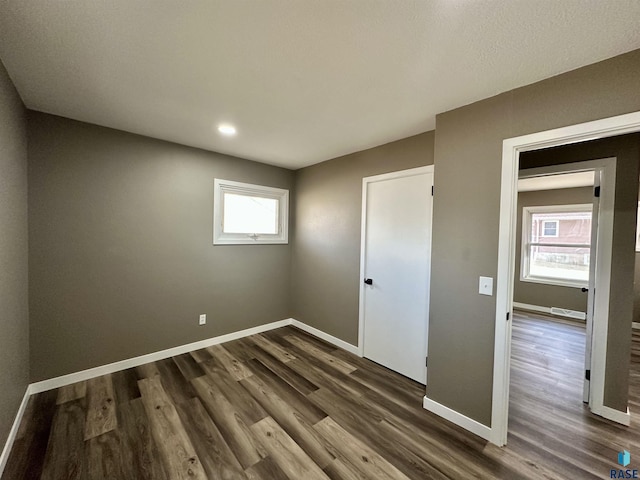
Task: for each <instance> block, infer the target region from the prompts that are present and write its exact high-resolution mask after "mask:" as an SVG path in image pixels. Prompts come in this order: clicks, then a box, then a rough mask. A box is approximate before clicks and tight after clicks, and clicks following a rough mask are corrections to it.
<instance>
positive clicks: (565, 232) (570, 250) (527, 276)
mask: <svg viewBox="0 0 640 480" xmlns="http://www.w3.org/2000/svg"><path fill="white" fill-rule="evenodd" d="M591 210H592V205H589V204H586V205H554V206H545V207H524V208H523V211H522V222H523V223H522V266H521V274H520V279H521V280H524V281H529V282H538V283H547V284H551V285H564V286H571V287H584V286H587V285H588V283H589V261H590V257H591Z"/></svg>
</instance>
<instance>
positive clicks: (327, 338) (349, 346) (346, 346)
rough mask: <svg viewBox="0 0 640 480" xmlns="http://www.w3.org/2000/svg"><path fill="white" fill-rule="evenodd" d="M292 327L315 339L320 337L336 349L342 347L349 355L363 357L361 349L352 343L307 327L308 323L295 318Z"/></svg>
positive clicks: (292, 320)
mask: <svg viewBox="0 0 640 480" xmlns="http://www.w3.org/2000/svg"><path fill="white" fill-rule="evenodd" d="M291 326H293V327H297V328H299V329H300V330H304V331H305V332H307V333H310V334H311V335H313V336H314V337H318V338H320V339H322V340H324V341H325V342H329V343H331V344H332V345H335V346H336V347H340V348H341V349H343V350H346V351H347V352H349V353H353V354H354V355H358V356H362V355H360V349H359V348H358V347H357V346H355V345H352V344H351V343H348V342H345V341H344V340H340V339H339V338H338V337H334V336H333V335H329V334H328V333H325V332H323V331H322V330H318V329H317V328H315V327H312V326H310V325H307V324H306V323H302V322H300V321H298V320H296V319H295V318H292V319H291Z"/></svg>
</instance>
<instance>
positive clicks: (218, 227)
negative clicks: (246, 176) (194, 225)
mask: <svg viewBox="0 0 640 480" xmlns="http://www.w3.org/2000/svg"><path fill="white" fill-rule="evenodd" d="M288 219H289V191H288V190H284V189H282V188H273V187H264V186H261V185H252V184H249V183H240V182H232V181H230V180H221V179H218V178H216V179H215V181H214V201H213V244H214V245H235V244H250V243H288V240H289V235H288Z"/></svg>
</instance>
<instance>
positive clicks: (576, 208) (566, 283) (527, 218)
mask: <svg viewBox="0 0 640 480" xmlns="http://www.w3.org/2000/svg"><path fill="white" fill-rule="evenodd" d="M586 210H588V211H592V210H593V204H591V203H584V204H580V205H545V206H529V207H523V208H522V248H521V251H520V257H521V263H520V281H521V282H531V283H543V284H545V285H557V286H561V287H573V288H582V287H588V286H589V281H588V280H587V281H584V282H581V281H579V280H569V279H566V280H563V279H558V278H550V277H539V276H534V275H530V274H529V239H530V238H531V215H532V214H535V213H553V212H559V213H565V212H582V211H586ZM545 221H547V220H545ZM543 228H544V227H543ZM559 230H560V225H559V224H558V227H557V228H556V233H558V234H559ZM543 233H544V231H543ZM540 236H541V237H544V238H553V237H552V236H551V235H542V234H541V235H540ZM557 236H558V235H556V237H557ZM545 245H546V244H545ZM550 245H551V246H556V244H554V243H552V244H550ZM558 246H568V245H565V244H558ZM572 246H573V245H572ZM575 246H576V247H582V248H591V245H582V244H577V245H575Z"/></svg>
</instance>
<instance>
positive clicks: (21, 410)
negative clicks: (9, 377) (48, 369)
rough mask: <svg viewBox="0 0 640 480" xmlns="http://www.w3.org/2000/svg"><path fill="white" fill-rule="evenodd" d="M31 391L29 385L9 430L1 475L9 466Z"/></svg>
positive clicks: (0, 458) (3, 453) (1, 463)
mask: <svg viewBox="0 0 640 480" xmlns="http://www.w3.org/2000/svg"><path fill="white" fill-rule="evenodd" d="M31 393H32V392H31V385H29V386H27V389H26V391H25V392H24V397H22V402H21V403H20V407H18V413H16V418H15V419H14V421H13V425H12V427H11V430H10V431H9V436H8V437H7V441H6V443H5V444H4V448H3V449H2V454H0V477H2V474H3V472H4V467H6V466H7V461H8V460H9V455H10V454H11V449H12V448H13V442H15V440H16V436H17V435H18V429H19V428H20V422H22V417H23V416H24V412H25V410H26V409H27V403H29V397H30V396H31Z"/></svg>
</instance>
